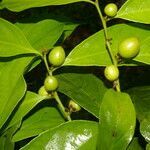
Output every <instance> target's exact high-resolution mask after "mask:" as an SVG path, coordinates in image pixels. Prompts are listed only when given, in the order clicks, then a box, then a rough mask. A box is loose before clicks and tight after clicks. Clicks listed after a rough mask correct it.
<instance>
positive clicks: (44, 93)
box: [38, 86, 48, 96]
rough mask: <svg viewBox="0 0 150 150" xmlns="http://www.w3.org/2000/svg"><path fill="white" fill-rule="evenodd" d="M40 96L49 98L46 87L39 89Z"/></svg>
mask: <svg viewBox="0 0 150 150" xmlns="http://www.w3.org/2000/svg"><path fill="white" fill-rule="evenodd" d="M38 94H39V95H41V96H48V92H47V91H46V90H45V87H44V86H42V87H41V88H40V89H39V91H38Z"/></svg>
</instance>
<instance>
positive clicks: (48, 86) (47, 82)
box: [44, 76, 58, 92]
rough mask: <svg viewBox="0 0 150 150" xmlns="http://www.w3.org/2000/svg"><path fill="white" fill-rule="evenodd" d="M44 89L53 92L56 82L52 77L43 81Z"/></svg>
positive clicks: (56, 85)
mask: <svg viewBox="0 0 150 150" xmlns="http://www.w3.org/2000/svg"><path fill="white" fill-rule="evenodd" d="M44 87H45V89H46V91H49V92H51V91H55V90H56V89H57V87H58V81H57V79H56V78H55V77H54V76H48V77H46V79H45V81H44Z"/></svg>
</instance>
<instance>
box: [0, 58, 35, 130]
mask: <svg viewBox="0 0 150 150" xmlns="http://www.w3.org/2000/svg"><path fill="white" fill-rule="evenodd" d="M32 59H33V57H22V58H16V59H13V60H10V61H6V60H7V59H5V61H1V62H0V91H1V92H0V108H1V109H0V128H1V127H2V126H3V124H4V123H5V121H6V120H7V119H8V117H9V115H10V114H11V112H12V111H13V110H14V108H15V107H16V105H17V104H18V102H19V101H20V100H21V98H22V97H23V96H24V94H25V91H26V84H25V81H24V79H23V77H22V75H23V72H24V70H25V68H26V67H27V65H28V64H29V63H30V61H31V60H32Z"/></svg>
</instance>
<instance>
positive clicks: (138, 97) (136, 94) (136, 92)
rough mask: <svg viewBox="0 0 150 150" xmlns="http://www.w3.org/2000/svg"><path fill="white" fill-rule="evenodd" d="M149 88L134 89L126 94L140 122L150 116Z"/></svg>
mask: <svg viewBox="0 0 150 150" xmlns="http://www.w3.org/2000/svg"><path fill="white" fill-rule="evenodd" d="M149 91H150V86H141V87H134V88H131V89H129V90H127V92H128V93H129V94H130V96H131V99H132V101H133V103H134V107H135V110H136V114H137V118H138V120H139V121H142V120H143V119H145V117H147V116H148V115H149V114H150V109H149V108H150V92H149Z"/></svg>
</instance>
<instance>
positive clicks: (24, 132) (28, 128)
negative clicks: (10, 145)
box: [13, 107, 64, 142]
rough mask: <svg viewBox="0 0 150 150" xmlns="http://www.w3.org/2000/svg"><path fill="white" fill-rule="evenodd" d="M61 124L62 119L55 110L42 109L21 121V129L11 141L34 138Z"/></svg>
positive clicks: (50, 108)
mask: <svg viewBox="0 0 150 150" xmlns="http://www.w3.org/2000/svg"><path fill="white" fill-rule="evenodd" d="M62 123H64V119H63V117H62V116H61V114H60V112H59V111H58V110H57V109H56V108H53V107H45V108H42V109H40V110H38V111H36V112H35V113H34V114H32V115H31V116H29V117H28V118H27V119H25V120H24V121H23V123H22V126H21V128H20V129H19V130H18V131H17V132H16V134H15V135H14V136H13V141H14V142H16V141H20V140H22V139H25V138H29V137H32V136H36V135H38V134H40V133H42V132H44V131H46V130H50V129H52V128H54V127H57V126H58V125H60V124H62Z"/></svg>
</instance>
